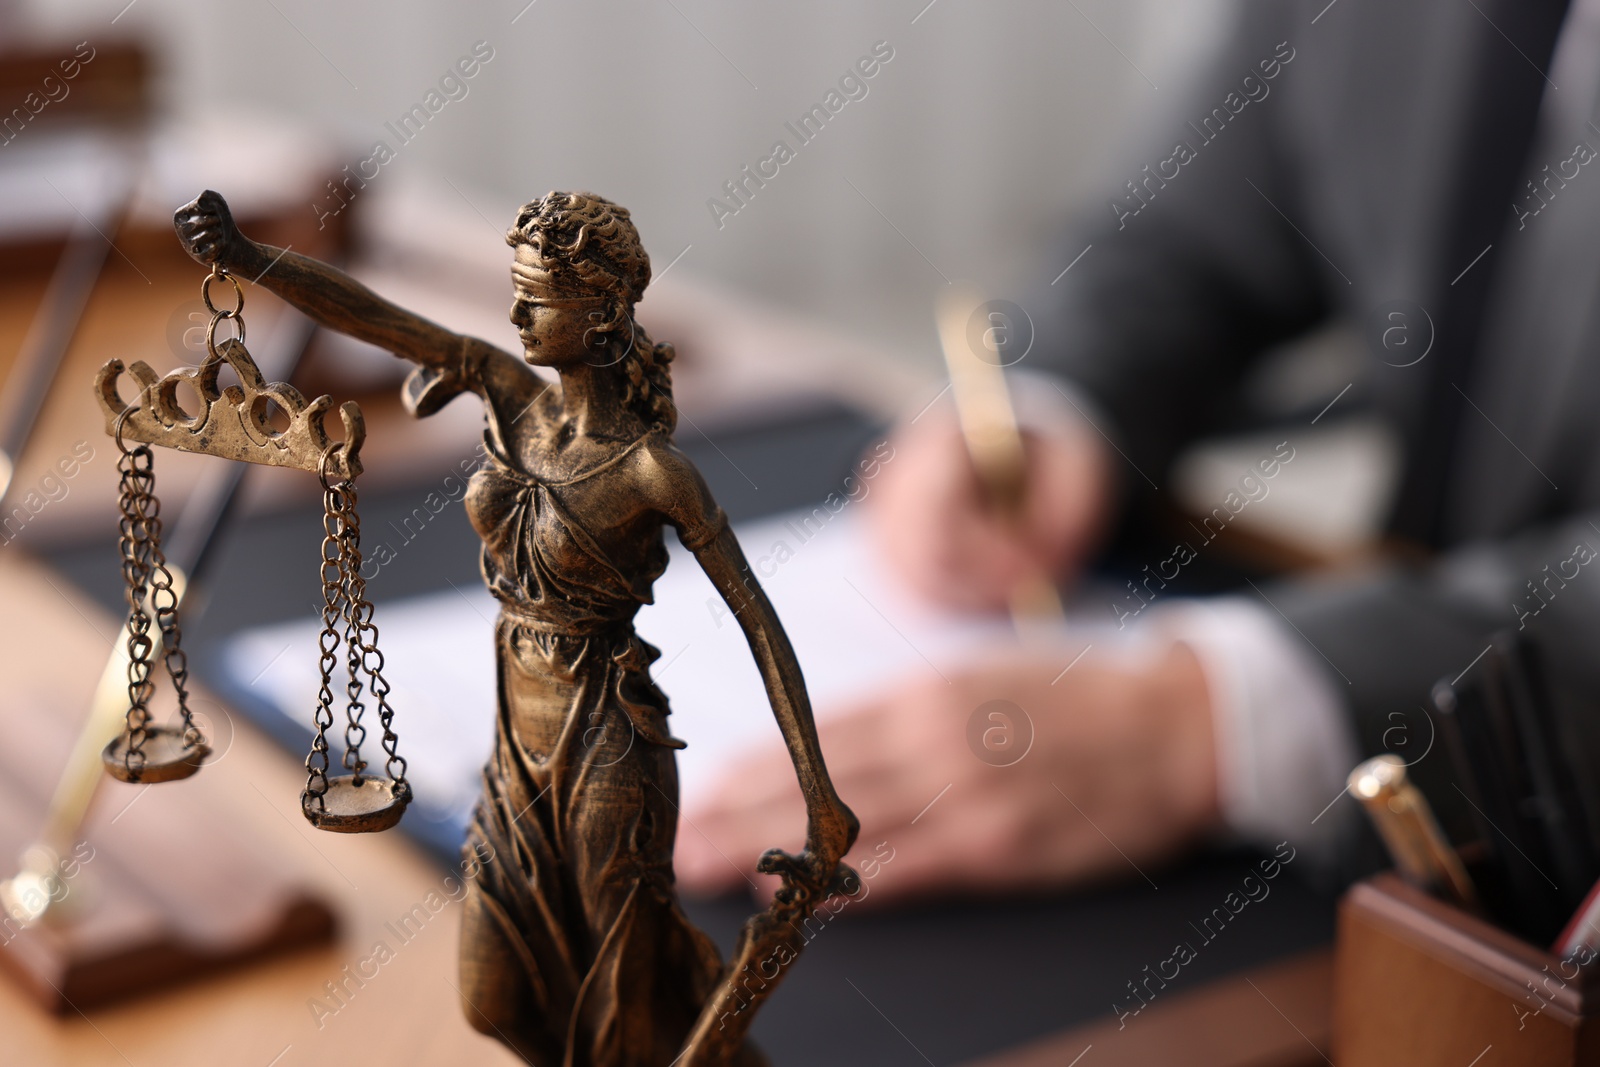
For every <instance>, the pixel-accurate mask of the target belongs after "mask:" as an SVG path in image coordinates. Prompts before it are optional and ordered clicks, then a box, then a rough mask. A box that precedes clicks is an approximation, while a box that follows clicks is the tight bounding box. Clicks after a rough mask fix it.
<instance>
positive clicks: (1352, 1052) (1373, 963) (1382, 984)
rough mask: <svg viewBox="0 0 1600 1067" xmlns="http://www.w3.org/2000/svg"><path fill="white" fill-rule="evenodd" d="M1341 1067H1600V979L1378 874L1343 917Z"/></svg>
mask: <svg viewBox="0 0 1600 1067" xmlns="http://www.w3.org/2000/svg"><path fill="white" fill-rule="evenodd" d="M1491 1049H1492V1051H1489V1050H1491ZM1333 1062H1335V1063H1337V1064H1338V1065H1339V1067H1380V1065H1381V1067H1389V1065H1394V1067H1433V1065H1435V1064H1437V1065H1439V1067H1468V1065H1469V1064H1476V1065H1479V1067H1491V1065H1498V1064H1513V1063H1514V1064H1517V1065H1518V1067H1576V1065H1589V1064H1596V1065H1600V974H1596V973H1593V972H1592V971H1591V972H1585V973H1579V972H1577V970H1576V968H1575V967H1574V966H1573V965H1572V964H1570V963H1567V964H1563V962H1562V961H1561V959H1560V958H1558V957H1556V956H1555V955H1552V954H1551V953H1550V952H1548V951H1546V950H1545V949H1543V948H1538V947H1535V946H1534V945H1531V944H1529V943H1528V942H1526V941H1523V940H1522V939H1520V938H1518V937H1516V936H1515V935H1513V934H1510V933H1507V932H1506V931H1504V930H1501V929H1500V928H1498V927H1496V926H1493V925H1491V924H1489V923H1488V922H1486V921H1484V920H1483V919H1480V918H1478V917H1477V916H1474V915H1469V914H1467V913H1466V912H1463V911H1461V910H1460V909H1458V908H1455V907H1452V906H1451V905H1449V904H1446V903H1444V902H1443V901H1441V900H1437V899H1435V898H1434V897H1431V896H1429V895H1427V894H1426V893H1423V892H1420V891H1419V890H1417V889H1414V888H1413V887H1412V886H1410V885H1409V884H1407V883H1406V882H1404V881H1402V880H1400V879H1399V878H1398V877H1396V876H1395V875H1392V874H1380V875H1377V876H1376V877H1374V878H1371V879H1368V880H1367V881H1364V882H1361V883H1359V884H1357V885H1356V886H1354V887H1353V888H1352V889H1351V890H1350V891H1349V892H1348V893H1346V894H1345V897H1344V900H1343V901H1342V902H1341V903H1340V906H1339V937H1338V945H1337V948H1336V951H1335V957H1334V1002H1333Z"/></svg>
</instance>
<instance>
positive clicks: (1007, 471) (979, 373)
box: [938, 287, 1066, 636]
mask: <svg viewBox="0 0 1600 1067" xmlns="http://www.w3.org/2000/svg"><path fill="white" fill-rule="evenodd" d="M982 302H983V301H982V299H981V298H980V297H978V296H977V295H976V294H974V293H973V292H972V291H970V290H963V289H958V288H954V287H952V288H950V289H949V290H947V291H946V292H945V293H944V295H943V296H942V297H941V298H940V300H939V305H938V325H939V342H940V346H941V347H942V348H943V349H944V362H945V367H946V368H947V369H948V370H949V373H950V391H951V393H952V394H953V395H954V396H955V401H956V413H957V415H958V416H959V418H960V420H961V434H962V436H963V437H964V438H966V442H967V451H968V452H969V453H970V454H971V456H972V465H973V467H974V468H975V469H976V470H977V473H978V480H979V482H980V483H982V485H983V489H984V492H985V495H987V496H988V498H989V502H990V503H991V504H992V505H993V506H994V508H995V509H996V511H997V512H998V513H999V514H1000V516H1001V517H1002V518H1003V519H1004V520H1005V521H1006V522H1008V523H1010V524H1012V525H1013V526H1014V527H1015V528H1016V529H1018V530H1020V529H1021V527H1022V514H1023V507H1024V505H1025V503H1026V500H1027V482H1028V462H1027V454H1026V452H1025V451H1024V448H1023V442H1022V430H1021V427H1020V426H1019V425H1018V423H1017V413H1016V409H1015V408H1013V407H1012V404H1011V393H1010V391H1009V390H1008V389H1007V388H1006V375H1005V371H1004V370H1003V369H1002V367H1001V364H1000V361H999V359H998V353H996V356H997V358H995V359H994V360H987V359H984V358H983V357H982V356H981V355H980V354H979V353H977V352H975V351H973V349H972V346H971V345H969V344H968V343H967V319H968V318H969V317H970V316H971V314H972V311H973V309H974V308H976V307H978V306H979V305H980V304H981V303H982ZM1007 600H1008V602H1009V606H1010V609H1011V619H1012V622H1013V623H1014V624H1015V625H1016V627H1017V631H1018V633H1019V634H1022V635H1023V636H1027V635H1029V634H1031V633H1035V632H1038V631H1041V630H1052V629H1055V628H1058V627H1059V626H1060V625H1061V624H1062V623H1064V622H1065V621H1066V612H1065V611H1064V609H1063V608H1062V606H1061V595H1060V593H1059V592H1057V590H1056V586H1055V583H1054V582H1053V581H1051V579H1050V576H1049V575H1048V574H1046V573H1045V572H1044V571H1043V570H1036V571H1034V572H1033V573H1031V574H1028V575H1025V576H1024V577H1023V578H1022V580H1021V581H1019V582H1018V583H1017V584H1016V586H1015V588H1013V589H1012V590H1011V591H1010V594H1009V596H1008V597H1007Z"/></svg>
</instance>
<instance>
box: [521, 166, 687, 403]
mask: <svg viewBox="0 0 1600 1067" xmlns="http://www.w3.org/2000/svg"><path fill="white" fill-rule="evenodd" d="M506 243H507V244H509V245H511V246H512V247H513V248H515V247H517V246H518V245H527V246H528V247H529V248H531V249H533V251H534V254H535V256H536V257H537V260H538V265H539V266H540V268H542V269H543V270H546V271H548V272H550V275H551V278H552V281H553V282H554V284H555V285H556V286H558V287H560V288H567V289H576V290H587V291H591V292H596V293H598V294H600V295H602V296H605V297H607V298H608V299H607V301H606V311H605V313H604V315H603V320H602V321H601V322H600V323H599V324H598V325H596V326H594V327H592V328H591V329H590V330H589V332H588V334H585V338H586V339H587V338H590V337H593V338H594V339H595V340H593V341H591V342H590V343H591V344H593V345H594V346H595V347H604V348H606V349H607V350H608V351H610V352H611V353H612V357H613V360H614V362H616V363H617V364H618V367H619V369H620V371H621V372H622V373H623V374H625V375H626V376H627V379H628V393H627V403H628V404H629V406H630V407H631V408H632V409H633V411H634V412H635V413H636V414H638V415H639V417H640V418H642V419H643V420H644V421H645V424H646V425H648V426H651V427H653V428H656V429H660V430H662V431H664V432H667V433H671V432H672V430H673V428H674V427H675V426H676V425H677V422H678V409H677V407H676V406H675V405H674V404H673V402H672V367H671V364H672V357H673V351H672V346H671V345H669V344H659V345H658V344H653V343H652V342H651V340H650V337H649V335H647V334H646V333H645V331H644V328H643V327H642V326H640V325H639V324H638V322H637V321H636V320H635V319H634V313H633V309H634V305H635V304H636V303H638V300H639V297H640V296H642V295H643V294H644V289H645V286H647V285H649V284H650V257H649V256H648V255H646V254H645V250H644V245H643V244H641V243H640V241H639V231H638V230H637V229H636V228H635V227H634V225H633V220H632V219H631V218H630V217H629V216H628V209H627V208H625V207H623V206H621V205H620V204H614V203H612V202H611V201H610V200H607V199H606V198H605V197H602V196H595V195H594V194H593V193H564V192H550V193H546V194H545V195H544V196H542V197H540V198H539V199H537V200H530V201H529V202H528V203H526V204H524V205H522V209H521V210H520V211H518V212H517V221H516V222H515V223H513V224H512V226H511V229H510V230H508V231H507V232H506Z"/></svg>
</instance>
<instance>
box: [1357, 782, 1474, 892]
mask: <svg viewBox="0 0 1600 1067" xmlns="http://www.w3.org/2000/svg"><path fill="white" fill-rule="evenodd" d="M1348 784H1349V788H1350V792H1351V793H1353V794H1355V798H1356V799H1357V800H1359V801H1360V802H1361V805H1362V807H1364V808H1365V809H1366V810H1367V814H1368V815H1369V816H1371V818H1372V823H1373V825H1374V826H1376V827H1377V828H1378V834H1379V836H1381V837H1382V838H1383V843H1384V844H1385V845H1386V846H1387V847H1388V849H1389V855H1390V856H1391V857H1392V858H1393V859H1394V863H1395V867H1396V868H1398V869H1399V871H1400V873H1401V874H1403V875H1404V876H1405V878H1406V880H1407V881H1409V882H1410V883H1411V884H1412V885H1414V886H1416V887H1417V888H1419V889H1426V890H1431V891H1433V892H1437V893H1440V894H1442V895H1443V896H1444V897H1445V898H1446V899H1447V900H1449V901H1450V902H1451V903H1453V904H1455V905H1457V906H1459V907H1463V908H1466V909H1468V910H1469V911H1470V910H1476V909H1477V907H1478V895H1477V892H1476V891H1475V890H1474V889H1473V886H1472V879H1471V878H1470V877H1469V876H1468V874H1467V869H1466V868H1465V867H1464V866H1462V863H1461V857H1460V856H1458V855H1456V850H1455V849H1453V848H1451V847H1450V842H1448V841H1446V840H1445V836H1444V831H1442V830H1440V829H1439V823H1438V822H1437V821H1436V820H1435V819H1434V817H1433V809H1432V808H1431V807H1429V806H1428V800H1427V798H1426V797H1424V796H1423V795H1422V791H1421V790H1420V789H1418V788H1417V787H1416V786H1415V785H1413V784H1412V783H1411V781H1410V780H1409V779H1408V777H1407V776H1406V765H1405V762H1404V761H1403V760H1401V759H1400V757H1399V756H1396V755H1392V754H1385V755H1382V756H1374V757H1373V758H1372V759H1369V760H1367V761H1365V762H1364V763H1362V764H1360V765H1359V766H1357V767H1356V769H1355V770H1353V771H1351V772H1350V778H1349V783H1348Z"/></svg>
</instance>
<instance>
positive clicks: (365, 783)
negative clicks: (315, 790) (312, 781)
mask: <svg viewBox="0 0 1600 1067" xmlns="http://www.w3.org/2000/svg"><path fill="white" fill-rule="evenodd" d="M409 803H411V787H410V786H409V785H400V786H398V787H397V786H396V784H395V783H394V782H393V781H391V780H390V779H388V778H381V777H378V776H377V775H371V774H365V775H362V776H361V777H360V778H357V777H356V776H355V775H352V774H346V775H341V776H340V777H338V778H329V779H328V791H327V792H326V793H324V794H323V795H322V800H321V803H318V801H317V798H316V797H313V796H312V795H311V794H310V793H302V794H301V795H300V810H301V811H303V812H305V816H306V820H307V821H308V822H310V823H311V825H312V826H315V827H316V828H317V829H318V830H329V831H331V832H333V833H336V834H367V833H376V832H378V831H379V830H387V829H389V827H391V826H393V825H395V824H396V823H398V822H399V821H400V816H402V815H404V814H405V812H406V805H407V804H409Z"/></svg>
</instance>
